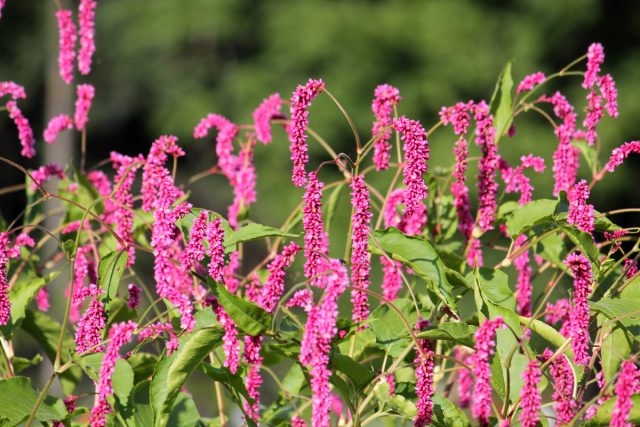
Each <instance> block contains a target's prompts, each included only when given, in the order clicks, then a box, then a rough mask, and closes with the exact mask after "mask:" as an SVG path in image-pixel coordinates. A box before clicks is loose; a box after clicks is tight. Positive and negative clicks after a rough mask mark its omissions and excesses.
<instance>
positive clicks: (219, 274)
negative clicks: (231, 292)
mask: <svg viewBox="0 0 640 427" xmlns="http://www.w3.org/2000/svg"><path fill="white" fill-rule="evenodd" d="M206 235H207V241H208V242H209V257H210V258H211V261H209V276H211V278H213V280H215V281H216V282H222V278H223V276H224V229H223V228H222V220H221V219H220V218H215V219H214V220H213V221H211V222H210V223H209V226H208V227H207V234H206Z"/></svg>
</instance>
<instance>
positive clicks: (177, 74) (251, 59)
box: [0, 0, 640, 413]
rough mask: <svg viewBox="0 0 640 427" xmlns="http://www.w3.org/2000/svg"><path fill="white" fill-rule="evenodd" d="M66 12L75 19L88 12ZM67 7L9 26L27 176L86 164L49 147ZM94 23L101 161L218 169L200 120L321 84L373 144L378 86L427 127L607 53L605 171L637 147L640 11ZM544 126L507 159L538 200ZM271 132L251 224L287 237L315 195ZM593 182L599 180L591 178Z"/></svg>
mask: <svg viewBox="0 0 640 427" xmlns="http://www.w3.org/2000/svg"><path fill="white" fill-rule="evenodd" d="M63 3H64V2H63ZM67 6H70V7H73V8H74V9H75V7H76V3H75V2H71V1H69V2H68V3H67ZM54 11H55V9H54V3H53V2H52V1H49V2H47V1H33V0H30V1H25V0H7V5H6V7H5V9H4V10H3V15H2V18H1V19H0V58H2V60H1V61H0V81H4V80H14V81H16V82H18V83H20V84H22V85H24V86H25V87H26V90H27V92H28V95H29V98H28V99H27V100H26V101H25V102H22V103H21V105H22V106H23V110H24V112H25V114H26V115H27V116H28V117H29V119H30V120H31V123H32V125H33V127H34V131H35V133H36V136H37V138H38V152H39V157H38V158H37V159H35V160H32V161H26V162H24V161H22V159H21V158H20V157H19V154H18V153H19V149H20V147H19V143H18V139H17V133H16V131H15V127H14V125H13V124H12V123H11V121H10V120H9V119H8V118H7V117H5V116H3V117H2V119H0V141H1V143H0V155H2V156H5V157H8V158H10V159H12V160H17V159H20V160H21V161H22V164H26V165H27V166H29V167H37V166H39V165H40V164H42V163H43V162H45V161H49V160H50V159H56V155H58V157H60V156H61V157H62V159H63V160H68V159H70V158H71V156H73V157H74V158H75V161H74V163H75V165H78V164H79V162H78V157H79V140H78V138H77V135H71V134H69V135H67V136H66V137H67V138H68V139H69V140H68V141H67V145H68V147H70V150H71V153H69V152H67V151H65V150H64V146H63V142H61V143H60V145H58V144H56V145H54V146H51V147H45V144H44V142H43V140H42V137H41V135H42V130H43V129H44V127H45V126H46V123H47V121H48V120H49V119H50V118H51V117H52V116H53V115H54V114H58V113H69V112H72V111H73V106H72V102H73V98H74V95H73V90H74V87H67V86H65V85H64V84H63V83H62V82H61V80H60V78H59V77H58V76H57V67H56V55H57V48H56V46H57V30H56V27H55V17H54ZM96 26H97V52H96V55H95V57H94V67H93V72H92V74H90V75H89V76H87V77H81V78H78V77H77V78H76V80H75V81H74V84H76V83H79V82H90V83H92V84H94V85H95V87H96V99H95V101H94V107H93V109H92V111H91V115H90V123H89V127H88V164H89V165H93V164H96V163H98V162H99V161H101V160H103V159H104V158H106V157H108V154H109V152H110V151H111V150H117V151H120V152H123V153H126V154H132V155H134V154H138V153H146V152H148V150H149V147H150V145H151V142H152V141H153V140H154V139H156V138H157V137H158V136H159V135H160V134H163V133H170V134H175V135H177V136H178V137H179V138H180V143H181V145H182V146H183V147H184V148H185V149H186V151H187V156H186V158H183V159H181V160H180V179H181V180H182V182H184V180H186V179H187V178H188V177H189V176H191V175H193V174H195V173H198V172H201V171H203V170H206V169H208V168H209V167H211V166H212V165H213V164H214V162H215V155H214V150H213V144H212V142H210V141H203V140H197V141H196V140H194V139H193V136H192V131H193V127H194V126H195V124H196V123H197V122H198V121H199V119H200V118H202V117H203V116H205V115H206V114H207V113H209V112H215V113H219V114H223V115H225V116H227V117H228V118H229V119H231V120H233V121H235V122H237V123H250V122H251V112H252V111H253V110H254V109H255V107H256V106H257V105H258V104H259V103H260V102H261V100H262V99H263V98H265V97H266V96H268V95H269V94H271V93H274V92H279V93H280V94H281V95H282V96H283V97H285V98H288V97H289V96H290V94H291V92H292V91H293V89H294V88H295V86H296V85H297V84H298V83H303V82H305V81H306V80H307V79H308V78H310V77H314V78H323V79H324V80H325V82H326V84H327V87H328V88H329V90H330V91H331V92H332V93H333V94H334V95H335V96H336V97H337V98H338V99H339V100H340V102H341V103H342V104H343V105H344V107H345V108H346V109H347V111H348V112H349V113H350V115H351V116H352V117H353V119H354V121H355V123H356V125H357V127H358V129H359V131H360V135H361V137H362V138H363V139H365V140H366V139H368V137H369V136H370V129H371V122H372V113H371V98H372V94H373V90H374V88H375V87H376V85H378V84H381V83H390V84H392V85H394V86H396V87H398V88H399V89H400V91H401V95H402V102H401V104H400V105H399V110H400V112H401V113H402V114H406V115H407V116H409V117H411V118H415V119H419V120H421V121H422V122H423V124H424V126H425V127H426V128H429V127H430V126H431V125H433V124H434V123H435V122H436V121H437V120H438V116H437V112H438V111H439V109H440V108H441V107H442V106H448V105H452V104H454V103H455V102H457V101H466V100H468V99H475V100H480V99H486V100H487V101H488V100H489V98H490V97H491V94H492V91H493V87H494V85H495V82H496V80H497V78H498V75H499V73H500V71H501V69H502V67H503V66H504V64H505V63H506V62H507V61H509V60H512V61H513V75H514V81H515V84H517V82H518V81H519V80H520V79H521V78H522V77H523V76H524V75H526V74H529V73H532V72H535V71H543V72H545V73H546V74H551V73H553V72H554V71H557V70H559V69H560V68H562V67H563V66H564V65H566V64H567V63H569V62H571V61H572V60H573V59H575V58H577V57H579V56H581V55H583V54H584V53H585V52H586V49H587V47H588V46H589V44H590V43H592V42H594V41H599V42H601V43H602V44H603V45H604V47H605V53H606V60H605V65H604V70H605V72H609V73H611V74H612V75H613V77H614V78H615V80H616V83H617V86H618V90H619V102H620V117H619V118H618V119H617V120H612V119H610V118H608V117H606V118H605V119H603V122H602V124H601V126H600V128H599V129H600V135H601V143H602V152H601V160H604V161H606V159H607V158H608V155H609V153H610V151H611V149H612V148H613V147H615V146H618V145H620V144H622V143H623V142H624V141H628V140H632V139H637V138H638V137H639V135H640V131H639V130H638V126H637V123H638V119H639V118H640V102H639V101H638V99H639V98H638V94H637V87H638V84H639V83H640V4H639V3H638V2H635V1H631V0H628V1H623V0H621V1H615V2H614V1H606V0H573V1H564V0H521V1H517V2H516V1H506V0H502V1H499V0H493V1H484V2H479V1H471V0H434V1H426V0H425V1H393V0H369V1H364V0H352V1H337V0H336V1H293V0H270V1H255V0H253V1H251V0H183V1H175V0H135V1H131V0H129V1H127V0H108V1H99V4H98V8H97V23H96ZM579 68H580V69H584V63H583V64H581V65H580V66H579ZM580 83H581V80H580V78H576V77H571V78H566V79H564V80H560V81H557V82H554V83H553V85H550V86H549V88H548V90H547V93H550V92H551V91H552V90H555V89H561V90H563V91H564V92H565V93H566V94H567V96H568V97H569V98H570V100H571V101H572V102H574V104H575V105H576V108H577V109H578V110H579V111H581V110H582V109H583V108H584V105H585V96H586V92H585V91H584V90H583V89H582V88H581V87H580ZM534 114H535V113H529V114H526V115H522V116H520V117H518V118H517V120H516V128H517V134H516V136H515V137H513V138H505V140H504V141H503V142H502V143H501V145H500V150H501V155H503V156H504V157H505V158H507V159H508V160H510V161H513V162H515V161H516V159H517V158H519V157H520V156H521V155H524V154H528V153H534V154H537V155H540V156H543V157H544V158H545V159H546V161H547V171H546V172H545V173H544V174H542V175H540V176H536V177H535V178H534V179H533V182H534V184H535V186H536V193H535V196H534V197H550V196H551V189H552V172H551V165H552V162H551V153H552V152H553V150H554V149H555V147H556V145H557V140H556V138H555V137H554V135H553V131H552V129H551V128H550V126H549V125H548V123H546V122H545V121H544V120H543V119H542V118H541V117H539V116H537V115H534ZM310 120H311V125H312V127H313V128H314V129H316V130H317V131H318V132H319V133H320V134H321V135H323V136H324V138H325V139H326V140H327V141H329V143H330V144H331V145H332V146H333V147H334V148H335V149H336V151H341V152H345V153H347V154H350V155H353V154H354V151H355V145H354V141H353V137H352V134H351V131H350V129H349V127H348V125H347V123H346V121H345V120H344V118H343V117H342V115H341V114H340V112H339V111H338V110H337V109H336V108H335V106H334V105H333V104H332V103H331V102H330V100H329V99H328V98H327V97H324V96H321V97H319V98H318V99H317V101H316V102H315V103H314V105H313V107H312V112H311V116H310ZM580 120H582V116H581V117H580ZM274 135H275V137H274V143H273V144H271V145H269V146H266V147H265V146H262V145H258V147H257V150H256V166H257V173H258V202H257V203H256V204H255V205H254V207H253V208H252V211H251V218H252V219H253V220H255V221H257V222H262V223H265V224H270V225H276V226H277V225H279V224H280V223H282V221H283V220H284V219H285V218H286V216H287V215H288V213H289V212H290V211H291V209H292V208H293V207H294V206H295V205H297V204H298V203H299V201H300V197H301V195H302V190H299V189H295V188H294V187H293V185H291V182H290V170H291V163H290V160H289V153H288V141H287V139H286V135H285V133H284V132H283V131H282V129H276V130H274ZM454 140H455V139H454V136H453V133H452V131H451V129H450V128H447V129H444V130H440V131H438V132H436V133H435V134H434V136H433V138H432V139H431V149H432V160H431V167H432V168H434V167H436V166H443V167H450V165H451V164H452V162H453V154H452V149H453V142H454ZM311 156H312V159H311V165H310V166H311V167H312V168H315V167H316V166H317V165H318V164H319V163H320V162H321V161H323V160H326V159H327V158H326V156H325V154H324V152H323V151H322V149H321V148H320V147H319V146H317V145H316V144H313V143H312V145H311ZM639 167H640V156H636V157H635V158H631V159H629V161H628V162H627V163H626V165H625V166H624V167H622V168H620V169H618V171H616V173H615V174H613V175H610V176H607V177H606V178H605V179H604V180H603V181H602V182H601V183H600V184H599V185H598V186H596V187H595V189H594V191H593V193H592V202H593V203H594V205H595V206H596V209H598V210H600V211H608V210H611V209H616V208H623V207H638V205H640V203H639V202H640V196H638V192H637V189H636V186H637V183H638V182H639V180H640V173H639V172H638V170H639ZM331 173H332V172H331V171H326V172H325V171H324V170H323V180H325V181H330V180H331V178H332V177H331V175H330V174H331ZM334 177H337V174H335V173H334ZM581 177H584V178H588V175H587V171H586V169H583V170H581ZM385 178H387V175H384V174H383V177H382V179H385ZM21 182H23V177H22V176H21V175H20V173H18V172H16V171H14V170H12V169H10V168H9V167H7V166H0V187H5V186H8V185H13V184H17V183H21ZM472 182H475V181H472ZM189 189H190V190H191V191H192V192H193V194H192V201H193V203H194V205H196V206H201V207H205V208H209V209H213V210H217V211H221V212H226V207H227V205H228V204H229V203H230V202H231V199H232V194H231V190H230V188H229V187H228V185H227V183H226V181H225V179H224V178H222V177H216V176H212V177H208V178H206V179H204V180H201V181H199V182H197V183H196V184H195V185H193V186H190V187H189ZM22 197H23V196H22V195H20V194H17V193H14V194H12V195H8V196H3V197H2V199H0V210H1V211H2V214H3V215H4V216H5V217H6V218H11V217H13V216H15V215H16V214H17V213H18V212H19V211H20V210H21V209H22V207H23V206H24V199H23V198H22ZM343 201H344V202H345V203H346V199H343ZM617 219H618V222H619V223H620V224H621V225H626V226H631V225H638V224H639V223H640V221H638V216H624V217H620V218H617ZM334 243H335V242H334ZM337 243H338V246H339V245H342V244H343V243H342V242H337ZM336 255H338V254H336ZM271 386H273V384H271ZM207 396H209V397H210V395H208V394H207ZM207 411H208V410H207V409H205V410H204V411H203V413H207Z"/></svg>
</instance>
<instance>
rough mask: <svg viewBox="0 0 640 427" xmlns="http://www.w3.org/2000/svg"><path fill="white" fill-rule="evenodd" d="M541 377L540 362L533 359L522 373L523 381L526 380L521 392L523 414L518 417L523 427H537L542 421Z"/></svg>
mask: <svg viewBox="0 0 640 427" xmlns="http://www.w3.org/2000/svg"><path fill="white" fill-rule="evenodd" d="M541 377H542V372H541V371H540V362H538V360H537V359H533V360H532V361H531V362H529V364H528V365H527V368H526V369H525V371H524V372H523V373H522V379H523V380H524V384H523V386H522V390H521V391H520V407H521V409H522V412H520V415H519V416H518V420H519V421H520V425H521V426H522V427H535V426H536V425H538V421H540V409H541V403H542V397H541V396H540V390H538V383H539V382H540V378H541Z"/></svg>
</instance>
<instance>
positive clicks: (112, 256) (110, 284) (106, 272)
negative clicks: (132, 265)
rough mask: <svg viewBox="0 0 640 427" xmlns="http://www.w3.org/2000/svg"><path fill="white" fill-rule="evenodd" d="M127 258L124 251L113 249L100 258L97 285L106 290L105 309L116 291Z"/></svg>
mask: <svg viewBox="0 0 640 427" xmlns="http://www.w3.org/2000/svg"><path fill="white" fill-rule="evenodd" d="M127 258H128V254H127V252H126V251H113V252H110V253H108V254H107V255H106V256H104V257H103V258H101V259H100V263H99V264H98V287H99V288H100V289H102V290H104V291H105V292H106V295H105V297H104V304H105V309H107V310H108V309H109V305H110V303H111V301H112V300H113V299H114V298H115V297H116V294H117V293H118V285H119V284H120V279H121V278H122V273H124V269H125V268H126V266H127Z"/></svg>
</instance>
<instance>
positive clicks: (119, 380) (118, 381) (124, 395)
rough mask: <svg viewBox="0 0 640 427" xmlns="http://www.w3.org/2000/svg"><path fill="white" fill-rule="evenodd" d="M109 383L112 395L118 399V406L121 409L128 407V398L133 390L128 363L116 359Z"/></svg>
mask: <svg viewBox="0 0 640 427" xmlns="http://www.w3.org/2000/svg"><path fill="white" fill-rule="evenodd" d="M111 382H112V386H113V394H114V395H115V396H116V397H117V398H118V401H119V403H120V405H122V407H127V406H129V396H130V395H131V391H132V390H133V369H132V368H131V365H130V364H129V362H127V361H126V360H124V359H118V361H117V362H116V367H115V370H114V371H113V376H112V377H111Z"/></svg>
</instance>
